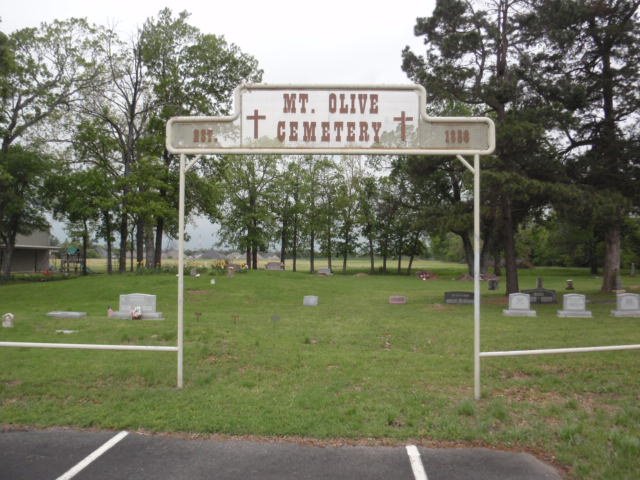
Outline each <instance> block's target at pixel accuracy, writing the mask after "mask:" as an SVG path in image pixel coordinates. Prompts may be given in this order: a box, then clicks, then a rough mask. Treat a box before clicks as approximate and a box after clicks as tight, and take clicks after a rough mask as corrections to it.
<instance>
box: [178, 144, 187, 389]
mask: <svg viewBox="0 0 640 480" xmlns="http://www.w3.org/2000/svg"><path fill="white" fill-rule="evenodd" d="M184 182H185V156H184V154H180V193H179V195H180V198H179V200H178V239H179V240H178V388H182V385H183V381H182V362H183V350H184V345H183V337H184Z"/></svg>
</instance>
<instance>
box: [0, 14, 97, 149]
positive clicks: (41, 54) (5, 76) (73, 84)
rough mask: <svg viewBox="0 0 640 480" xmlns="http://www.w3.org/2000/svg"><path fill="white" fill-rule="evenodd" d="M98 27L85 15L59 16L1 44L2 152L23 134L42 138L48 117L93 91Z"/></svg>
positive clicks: (0, 115)
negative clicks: (61, 19) (83, 17)
mask: <svg viewBox="0 0 640 480" xmlns="http://www.w3.org/2000/svg"><path fill="white" fill-rule="evenodd" d="M98 38H99V32H98V31H97V30H96V28H95V27H93V26H91V25H89V24H88V23H87V22H86V21H85V20H82V19H73V18H72V19H69V20H63V21H60V20H55V21H53V22H52V23H43V24H41V26H40V27H39V28H25V29H22V30H18V31H16V32H13V33H12V34H11V35H10V37H9V40H8V42H7V41H6V40H2V41H0V44H1V45H2V47H1V51H2V54H1V55H0V58H1V60H0V65H1V66H2V69H3V71H2V86H1V88H0V92H1V93H2V97H1V106H0V108H1V110H0V138H1V139H2V146H1V147H0V148H1V150H2V151H3V152H4V153H7V152H8V150H9V147H10V146H11V145H13V144H14V143H15V142H16V141H18V140H19V139H27V136H29V137H30V138H31V139H34V138H36V139H37V138H42V137H43V136H45V135H43V133H46V134H48V133H50V132H49V131H48V130H47V131H46V132H45V122H47V121H54V120H55V118H56V117H58V116H60V115H61V114H62V113H63V112H65V111H67V110H69V109H70V108H71V107H73V106H74V105H76V104H77V103H78V101H79V100H80V99H81V96H80V95H79V94H81V93H82V92H84V91H87V90H94V89H95V86H96V79H97V78H98V77H99V74H100V62H99V61H98V59H99V58H100V54H101V53H100V52H101V51H100V49H99V48H97V45H98V43H97V42H98Z"/></svg>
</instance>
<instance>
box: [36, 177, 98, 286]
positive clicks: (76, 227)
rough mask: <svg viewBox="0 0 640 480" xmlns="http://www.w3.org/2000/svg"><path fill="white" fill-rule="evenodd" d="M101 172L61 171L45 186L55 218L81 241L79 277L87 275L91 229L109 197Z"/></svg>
mask: <svg viewBox="0 0 640 480" xmlns="http://www.w3.org/2000/svg"><path fill="white" fill-rule="evenodd" d="M105 186H106V185H105V182H104V179H103V175H102V172H101V171H100V170H99V169H98V168H95V167H94V168H92V169H88V170H70V169H69V168H68V167H67V168H64V169H62V170H61V171H60V172H58V173H57V175H54V176H52V177H51V178H50V179H49V182H48V188H49V189H50V192H51V196H52V198H53V202H52V207H53V213H54V216H55V217H56V218H58V219H66V220H67V221H68V229H69V231H71V232H72V233H77V234H78V235H79V236H80V237H81V238H82V274H83V275H86V274H87V252H88V250H89V246H90V242H91V233H92V231H93V226H94V225H95V224H96V223H97V222H98V220H99V219H100V214H101V211H102V209H103V208H104V204H103V201H102V199H103V198H105V197H107V198H108V197H109V192H108V191H107V190H106V189H105Z"/></svg>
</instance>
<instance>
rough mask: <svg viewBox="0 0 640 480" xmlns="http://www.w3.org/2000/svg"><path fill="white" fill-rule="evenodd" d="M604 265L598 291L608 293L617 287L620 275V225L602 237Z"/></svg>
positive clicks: (613, 227) (616, 225)
mask: <svg viewBox="0 0 640 480" xmlns="http://www.w3.org/2000/svg"><path fill="white" fill-rule="evenodd" d="M604 243H605V250H604V265H603V267H602V288H601V289H600V291H602V292H605V293H610V292H612V291H613V290H616V289H617V287H618V275H620V246H621V241H620V225H618V224H617V223H616V224H615V225H612V226H611V227H610V228H609V230H608V231H607V232H606V234H605V237H604Z"/></svg>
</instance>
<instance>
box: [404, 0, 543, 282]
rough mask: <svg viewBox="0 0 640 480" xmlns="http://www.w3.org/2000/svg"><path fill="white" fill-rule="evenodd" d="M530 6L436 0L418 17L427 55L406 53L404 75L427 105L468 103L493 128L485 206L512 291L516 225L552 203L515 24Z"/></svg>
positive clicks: (536, 110)
mask: <svg viewBox="0 0 640 480" xmlns="http://www.w3.org/2000/svg"><path fill="white" fill-rule="evenodd" d="M527 8H528V2H526V1H524V0H489V1H487V2H471V1H463V0H438V1H437V2H436V7H435V10H434V12H433V14H432V16H431V17H429V18H418V20H417V23H416V27H415V33H416V35H418V36H424V37H425V46H426V54H425V55H424V56H417V55H415V54H414V53H413V52H411V50H410V49H409V48H408V47H407V48H405V49H404V51H403V69H404V71H405V72H406V73H407V75H408V76H409V78H411V79H412V80H414V81H416V82H418V83H421V84H422V85H424V86H425V87H426V88H427V91H428V92H429V100H430V102H433V103H436V104H437V103H438V102H440V103H442V102H458V103H462V104H466V105H468V106H469V108H470V109H471V110H472V112H475V113H479V114H484V113H489V114H491V115H492V116H493V118H494V120H495V122H496V134H497V138H496V151H495V155H494V156H493V157H491V158H485V159H484V161H483V165H482V168H483V170H482V173H483V185H484V188H483V192H485V193H484V194H483V202H484V201H488V202H489V203H490V204H492V205H494V206H495V207H496V208H495V214H496V216H495V220H494V226H495V227H496V228H499V229H500V231H501V239H500V244H501V246H502V249H503V251H504V258H505V269H506V277H507V278H506V282H505V283H506V290H507V293H512V292H517V291H518V290H519V286H518V275H517V263H516V249H515V234H516V231H517V226H518V224H519V223H521V222H523V221H524V220H526V219H527V218H528V217H529V216H530V215H531V214H532V213H533V212H535V211H536V209H540V208H542V207H543V206H544V205H545V204H546V203H547V202H548V195H547V193H546V192H545V185H544V184H545V182H547V181H549V179H553V168H554V161H553V160H554V157H553V155H552V154H551V153H550V152H549V151H548V145H547V143H546V138H545V129H544V128H543V126H542V125H543V121H547V119H546V117H544V116H543V114H542V112H541V111H540V106H539V105H537V104H536V103H533V102H531V96H530V95H529V94H528V91H527V89H526V85H525V84H524V83H523V82H522V81H521V79H520V77H519V66H518V63H517V60H518V53H519V49H520V48H522V46H523V41H522V40H521V38H520V34H519V30H518V28H519V24H518V23H517V21H516V20H517V18H519V16H520V15H521V14H522V12H523V11H526V9H527Z"/></svg>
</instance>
